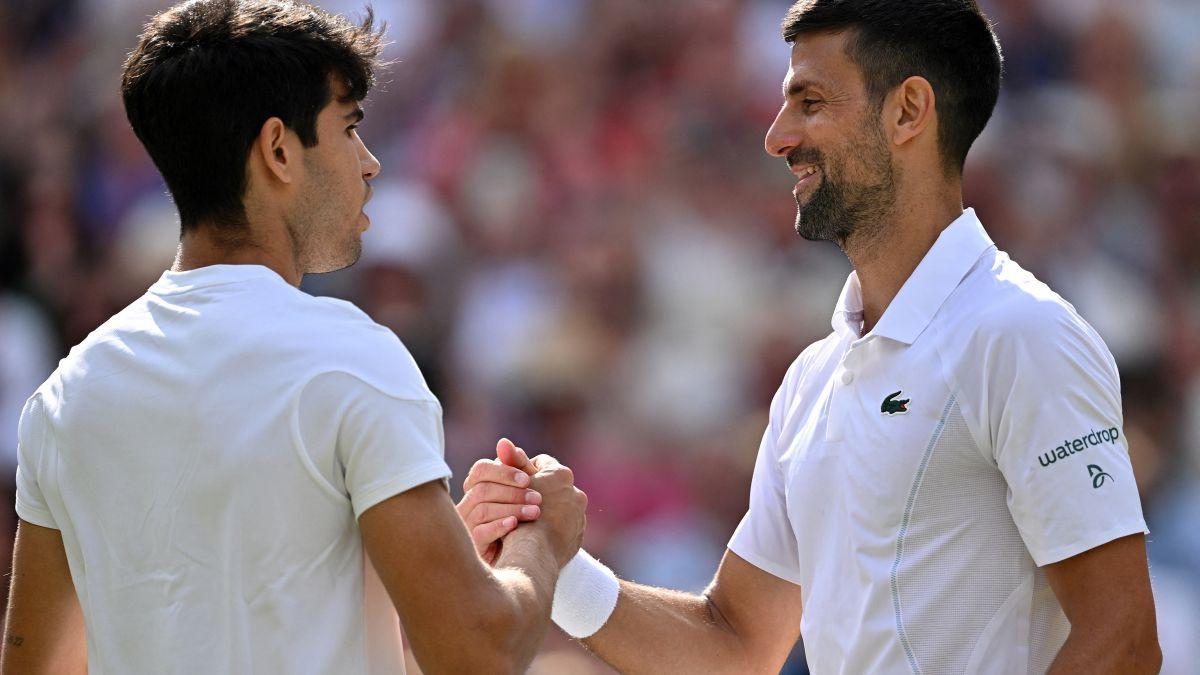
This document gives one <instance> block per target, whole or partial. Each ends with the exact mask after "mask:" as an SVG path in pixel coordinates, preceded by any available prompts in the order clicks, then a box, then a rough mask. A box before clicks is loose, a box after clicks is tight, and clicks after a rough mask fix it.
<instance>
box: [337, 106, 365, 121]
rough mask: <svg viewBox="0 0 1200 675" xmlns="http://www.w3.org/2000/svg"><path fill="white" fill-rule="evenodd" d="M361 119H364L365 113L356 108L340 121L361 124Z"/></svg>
mask: <svg viewBox="0 0 1200 675" xmlns="http://www.w3.org/2000/svg"><path fill="white" fill-rule="evenodd" d="M363 117H366V113H364V112H363V109H362V108H359V107H357V106H356V107H355V108H354V110H351V111H350V112H348V113H346V114H345V115H343V116H342V119H345V120H348V121H353V122H361V121H362V119H363Z"/></svg>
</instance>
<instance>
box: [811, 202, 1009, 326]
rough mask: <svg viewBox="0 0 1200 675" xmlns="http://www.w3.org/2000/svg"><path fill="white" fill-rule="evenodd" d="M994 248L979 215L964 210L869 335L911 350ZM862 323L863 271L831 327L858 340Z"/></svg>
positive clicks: (849, 281)
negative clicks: (970, 274) (935, 316)
mask: <svg viewBox="0 0 1200 675" xmlns="http://www.w3.org/2000/svg"><path fill="white" fill-rule="evenodd" d="M992 245H993V244H992V239H991V237H989V236H988V234H987V232H986V231H984V229H983V224H982V223H980V222H979V218H978V217H977V216H976V215H975V210H974V209H967V210H965V211H963V213H962V215H961V216H959V217H958V218H956V219H955V220H954V222H952V223H950V225H949V226H948V227H947V228H946V229H945V230H942V233H941V235H939V236H938V238H937V241H935V242H934V243H933V246H932V247H931V248H930V249H929V252H928V253H926V254H925V257H924V258H922V259H921V263H920V264H919V265H917V268H916V269H915V270H913V273H912V274H911V275H910V276H909V277H908V280H907V281H905V282H904V285H903V286H901V287H900V292H899V293H897V294H896V297H895V298H892V302H891V304H889V305H888V307H887V309H886V310H885V311H884V312H883V316H882V317H880V318H879V323H877V324H876V325H875V327H874V328H872V329H871V332H870V333H869V334H868V335H878V336H881V337H886V338H889V339H892V340H896V341H897V342H903V343H904V344H907V345H911V344H912V343H913V342H914V341H915V340H916V339H917V337H918V336H919V335H920V334H921V333H922V332H924V330H925V327H926V326H928V325H929V322H930V321H931V320H932V319H933V315H934V314H936V313H937V311H938V309H939V308H940V307H941V306H942V303H943V302H945V301H946V298H948V297H949V296H950V293H951V292H952V291H953V290H954V289H955V288H956V287H957V286H958V284H959V282H960V281H962V279H963V277H965V276H966V275H967V272H969V271H970V270H971V267H972V266H973V265H974V264H975V262H976V261H977V260H979V256H980V254H982V253H983V252H984V251H985V250H987V249H988V248H990V247H991V246H992ZM862 320H863V303H862V287H861V286H860V285H859V283H858V272H851V273H850V276H849V277H847V278H846V284H845V285H844V286H843V287H842V294H841V296H840V297H838V301H837V306H836V308H835V309H834V312H833V318H832V320H831V321H830V323H831V325H832V326H833V330H834V332H836V333H837V334H838V335H839V336H843V337H844V336H851V337H853V338H855V339H857V338H858V337H859V330H860V327H861V326H862ZM863 337H867V336H863Z"/></svg>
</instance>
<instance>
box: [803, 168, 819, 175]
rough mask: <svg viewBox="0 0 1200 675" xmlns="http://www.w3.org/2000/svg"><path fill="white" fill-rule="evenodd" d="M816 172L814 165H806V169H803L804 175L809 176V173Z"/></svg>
mask: <svg viewBox="0 0 1200 675" xmlns="http://www.w3.org/2000/svg"><path fill="white" fill-rule="evenodd" d="M816 172H817V167H815V166H810V167H808V168H807V169H805V170H804V174H805V175H806V176H811V175H813V174H814V173H816Z"/></svg>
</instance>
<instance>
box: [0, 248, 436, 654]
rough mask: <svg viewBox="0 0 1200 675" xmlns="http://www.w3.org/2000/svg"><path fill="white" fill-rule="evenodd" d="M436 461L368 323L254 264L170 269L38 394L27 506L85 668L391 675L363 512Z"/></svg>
mask: <svg viewBox="0 0 1200 675" xmlns="http://www.w3.org/2000/svg"><path fill="white" fill-rule="evenodd" d="M442 451H443V439H442V427H441V407H440V406H439V405H438V402H437V400H436V399H435V398H434V397H433V395H432V394H431V393H430V392H429V389H428V388H427V387H426V386H425V382H424V380H423V379H422V377H421V374H420V372H419V371H418V370H417V367H416V364H415V363H414V362H413V360H412V357H411V356H409V354H408V352H407V350H405V348H404V346H403V345H402V344H401V343H400V341H399V340H397V339H396V336H395V335H393V334H392V333H391V331H389V330H387V329H385V328H383V327H381V326H379V325H377V324H375V323H374V322H373V321H371V320H370V319H369V318H368V317H367V316H366V315H365V314H363V313H362V312H361V311H360V310H359V309H358V308H356V307H354V306H353V305H351V304H349V303H346V302H342V301H340V300H332V299H328V298H314V297H312V296H310V295H307V294H305V293H302V292H300V291H299V290H297V289H296V288H293V287H292V286H290V285H288V284H287V282H285V281H284V280H283V279H282V278H281V277H280V276H279V275H277V274H276V273H275V272H272V271H271V270H269V269H267V268H266V267H261V266H257V265H214V266H211V267H204V268H200V269H196V270H191V271H187V272H166V273H164V274H163V276H162V278H161V279H160V280H159V281H158V282H157V283H155V284H154V285H153V286H152V287H151V288H150V290H149V291H148V292H147V293H146V294H145V295H143V296H142V297H141V298H139V299H138V300H136V301H135V302H134V303H133V304H131V305H130V306H129V307H127V308H125V309H124V310H122V311H121V312H120V313H118V314H117V315H116V316H114V317H113V318H112V319H110V320H109V321H107V322H106V323H105V324H104V325H103V326H101V327H100V328H98V329H97V330H96V331H95V332H93V333H92V334H91V335H90V336H88V338H87V339H86V340H84V341H83V343H81V344H80V345H79V346H77V347H75V348H74V349H72V350H71V353H70V355H69V356H67V358H65V359H63V361H62V363H61V364H60V365H59V367H58V369H57V370H56V371H55V372H54V374H53V375H51V377H50V379H49V380H47V381H46V383H45V384H43V385H42V386H41V387H40V388H39V389H38V390H37V392H36V393H35V394H34V395H33V397H32V398H30V400H29V403H28V404H27V405H26V407H25V411H24V413H23V414H22V418H21V426H20V445H19V454H20V457H19V462H20V463H19V465H18V471H17V513H18V514H19V515H20V516H21V518H22V519H24V520H26V521H28V522H30V523H33V524H35V525H41V526H43V527H49V528H55V529H58V530H60V531H61V533H62V539H63V545H64V547H65V548H66V553H67V559H68V562H69V563H70V568H71V578H72V581H73V582H74V584H75V589H76V591H77V593H78V594H79V600H80V604H81V606H82V608H83V614H84V620H85V622H86V626H87V640H88V670H89V672H91V673H94V674H95V673H114V674H116V673H197V674H199V673H360V674H365V673H395V672H403V668H404V666H403V662H402V652H401V644H400V635H399V622H398V619H397V615H396V612H395V609H394V608H393V607H392V605H391V601H390V600H389V599H388V596H387V594H386V593H385V592H384V590H383V588H382V585H381V584H380V583H379V580H378V577H377V576H376V575H375V574H374V571H373V570H372V568H371V566H370V564H369V561H368V560H367V559H366V556H365V555H364V553H363V550H362V541H361V536H360V533H359V530H358V525H357V522H356V518H357V517H358V516H359V515H361V514H362V513H363V511H365V510H367V509H369V508H370V507H371V506H373V505H375V504H377V503H379V502H380V501H383V500H384V499H387V498H388V497H391V496H392V495H395V494H398V493H400V492H403V491H405V490H408V489H409V488H412V487H415V486H417V485H420V484H422V483H426V482H429V481H434V480H439V479H444V478H446V477H448V476H449V475H450V470H449V468H448V467H447V466H446V463H445V462H444V461H443V459H442ZM414 517H419V514H414ZM398 536H403V535H398ZM421 544H423V542H414V545H421Z"/></svg>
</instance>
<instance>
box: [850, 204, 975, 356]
mask: <svg viewBox="0 0 1200 675" xmlns="http://www.w3.org/2000/svg"><path fill="white" fill-rule="evenodd" d="M898 192H899V194H906V193H905V192H904V191H903V190H900V191H898ZM907 194H909V195H911V197H910V198H909V199H903V200H897V202H896V206H895V208H894V209H893V210H892V213H891V215H890V217H889V218H888V222H884V223H860V224H859V226H858V229H856V230H855V233H854V234H853V235H851V236H850V238H848V239H847V240H846V241H845V242H844V243H843V245H842V248H843V250H844V251H845V252H846V256H847V257H848V258H850V263H851V264H852V265H853V266H854V269H855V271H856V272H858V282H859V285H860V287H861V288H862V300H863V327H862V334H863V335H866V334H867V333H868V332H870V330H871V329H872V328H874V327H875V324H876V323H878V322H879V318H880V317H882V316H883V313H884V311H885V310H887V308H888V305H890V304H891V302H892V299H893V298H895V297H896V294H897V293H899V292H900V288H901V287H902V286H904V282H906V281H908V278H909V277H910V276H912V273H913V270H915V269H916V268H917V265H918V264H920V262H921V260H922V259H923V258H924V257H925V254H926V253H928V252H929V249H930V248H932V247H933V243H934V242H935V241H937V238H938V235H940V234H941V233H942V230H944V229H946V227H947V226H948V225H950V223H952V222H954V220H955V219H956V218H958V217H959V216H960V215H962V212H963V207H962V196H961V192H960V191H959V190H958V189H957V186H952V187H949V188H948V189H945V190H941V191H939V192H937V193H936V194H931V193H930V192H925V193H923V194H922V193H921V192H919V191H909V192H907Z"/></svg>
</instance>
